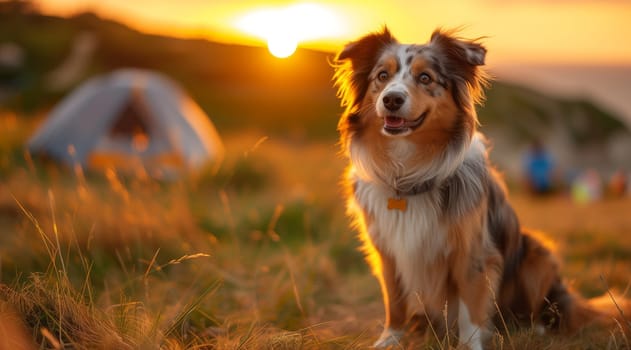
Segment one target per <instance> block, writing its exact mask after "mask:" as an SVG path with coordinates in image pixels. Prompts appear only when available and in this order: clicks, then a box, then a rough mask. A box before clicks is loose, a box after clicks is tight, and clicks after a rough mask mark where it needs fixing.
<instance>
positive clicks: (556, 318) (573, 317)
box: [542, 283, 631, 334]
mask: <svg viewBox="0 0 631 350" xmlns="http://www.w3.org/2000/svg"><path fill="white" fill-rule="evenodd" d="M546 304H547V305H546V307H545V309H544V311H543V313H542V320H543V323H544V325H548V326H553V328H557V329H558V330H559V331H561V332H563V333H569V334H572V333H575V332H577V331H579V330H581V329H584V328H586V327H590V326H592V325H594V326H605V327H608V328H617V329H619V330H620V331H622V332H624V333H625V334H631V300H629V299H627V298H625V297H624V296H622V295H619V294H614V293H611V292H609V291H608V292H607V293H605V294H604V295H602V296H600V297H597V298H592V299H585V298H583V297H582V296H580V295H579V294H578V293H576V292H574V291H571V290H568V288H567V287H566V286H565V285H564V284H563V283H558V284H555V286H553V288H552V289H551V290H550V293H549V294H548V296H547V298H546Z"/></svg>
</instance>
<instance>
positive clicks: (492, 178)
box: [334, 28, 620, 349]
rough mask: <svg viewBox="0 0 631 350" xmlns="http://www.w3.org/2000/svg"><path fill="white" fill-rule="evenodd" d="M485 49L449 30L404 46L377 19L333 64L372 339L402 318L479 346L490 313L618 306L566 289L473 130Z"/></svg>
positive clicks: (512, 317) (392, 339)
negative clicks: (372, 293)
mask: <svg viewBox="0 0 631 350" xmlns="http://www.w3.org/2000/svg"><path fill="white" fill-rule="evenodd" d="M485 55H486V49H485V48H484V46H482V45H481V43H480V42H479V40H464V39H461V38H459V37H457V36H455V34H454V32H447V31H443V30H437V31H435V32H434V33H433V34H432V36H431V38H430V40H429V42H428V43H426V44H422V45H406V44H401V43H399V42H398V41H397V40H396V39H395V38H394V37H393V36H392V35H391V34H390V32H389V31H388V29H387V28H384V29H383V31H381V32H378V33H373V34H369V35H367V36H364V37H362V38H360V39H359V40H357V41H354V42H351V43H349V44H348V45H346V46H345V47H344V49H343V50H342V51H341V52H340V53H339V54H338V55H337V57H336V60H335V62H334V65H335V69H336V72H335V78H334V79H335V83H336V86H337V87H338V94H339V97H340V98H341V100H342V105H343V106H345V108H346V109H345V112H344V113H343V114H342V116H341V118H340V121H339V126H338V127H339V131H340V134H341V143H342V147H343V149H344V152H345V154H346V155H347V156H348V158H349V160H350V166H349V167H348V170H347V172H346V176H345V180H344V182H345V187H346V190H347V199H348V204H347V207H348V211H349V213H350V215H351V216H352V217H353V218H354V220H355V223H356V225H357V228H358V230H359V231H360V233H361V234H360V236H361V239H362V241H363V243H364V248H365V251H366V255H367V260H368V262H369V263H370V265H371V267H372V270H373V272H374V273H375V275H376V276H377V278H378V280H379V283H380V285H381V290H382V294H383V300H384V304H385V324H384V330H383V333H382V334H381V336H380V337H379V339H378V340H377V341H376V343H375V347H388V346H391V345H395V344H399V342H400V340H401V339H402V337H403V335H404V334H405V332H406V330H407V329H409V327H408V326H409V324H410V323H411V322H410V320H413V319H415V320H421V321H422V320H426V321H427V322H426V326H427V325H430V326H432V327H433V328H432V329H442V332H443V333H442V334H444V335H449V334H450V332H454V333H455V332H456V331H457V338H458V339H459V342H460V343H461V344H463V346H468V347H469V348H470V349H482V348H483V344H484V339H485V335H487V334H488V333H490V332H489V326H490V325H491V324H492V323H493V321H494V320H498V319H499V318H500V317H501V320H502V321H504V322H502V323H501V324H509V323H512V322H514V323H515V324H521V325H526V326H532V327H536V328H537V329H538V330H540V331H545V330H546V329H553V330H557V331H568V332H572V331H574V330H577V329H579V328H580V327H583V326H585V325H586V324H588V323H591V322H593V321H598V320H601V321H603V322H605V321H606V320H608V319H611V318H612V317H615V316H616V315H615V309H613V308H612V310H611V311H610V312H606V311H603V310H602V309H600V308H598V307H596V306H595V305H594V304H593V303H590V302H588V301H586V300H584V299H582V298H581V297H579V296H578V295H576V294H574V293H572V292H571V291H570V290H569V288H568V287H567V286H566V285H565V284H564V282H563V281H562V279H561V278H560V276H559V264H558V262H557V258H556V257H555V255H554V254H553V252H552V249H551V248H550V247H549V246H548V245H547V244H546V243H545V240H542V239H541V238H538V235H536V234H535V233H533V232H528V231H525V230H524V229H522V228H521V227H520V225H519V222H518V219H517V216H516V215H515V212H514V210H513V209H512V207H511V206H510V204H509V203H508V202H507V196H506V193H505V189H504V185H503V182H502V180H501V178H500V177H499V176H498V174H497V173H496V171H495V170H494V168H493V167H492V166H491V165H490V164H489V159H488V156H487V145H486V141H485V139H484V137H483V136H482V135H481V134H480V133H478V132H477V131H476V128H477V125H478V120H477V116H476V110H475V106H476V104H477V103H479V102H480V101H481V100H482V98H483V90H482V89H483V87H485V85H486V84H487V79H486V75H485V73H484V71H483V70H482V69H481V67H480V66H482V65H484V60H485ZM619 316H620V315H619ZM496 324H497V323H496Z"/></svg>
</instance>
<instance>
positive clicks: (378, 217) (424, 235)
mask: <svg viewBox="0 0 631 350" xmlns="http://www.w3.org/2000/svg"><path fill="white" fill-rule="evenodd" d="M393 196H394V191H393V190H392V189H389V188H387V187H385V186H383V185H381V184H376V183H370V182H365V181H362V180H357V182H356V188H355V200H356V203H357V205H359V207H360V208H361V209H362V211H363V213H364V215H369V216H370V217H371V219H369V220H367V222H366V224H367V225H368V226H367V227H366V229H367V232H368V234H369V235H370V239H371V241H372V242H373V244H374V245H375V246H376V247H377V249H378V250H380V251H382V252H383V253H385V254H388V255H389V256H391V257H392V258H393V259H394V261H395V264H396V269H397V275H398V276H399V278H400V279H401V283H402V284H403V287H404V290H405V291H406V294H407V295H408V297H409V298H411V299H412V300H410V301H411V303H410V306H411V308H412V309H414V305H420V303H419V301H423V304H427V303H429V304H435V303H436V302H437V303H442V302H443V301H442V300H436V298H437V297H439V296H440V295H442V294H443V293H442V292H443V288H446V283H447V280H446V279H447V274H446V273H445V272H444V269H442V268H435V267H436V266H441V265H442V266H444V264H445V259H446V257H447V256H448V255H449V252H450V249H451V247H449V244H448V239H447V234H448V233H447V231H446V225H441V223H440V208H439V207H438V205H439V203H440V200H439V198H438V197H439V193H438V192H437V191H431V192H427V193H423V194H418V195H414V196H408V197H406V200H407V209H406V210H405V211H401V210H396V209H388V208H387V204H388V199H389V198H392V197H393ZM417 309H418V308H417Z"/></svg>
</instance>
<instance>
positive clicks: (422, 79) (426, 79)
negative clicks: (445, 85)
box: [416, 73, 432, 85]
mask: <svg viewBox="0 0 631 350" xmlns="http://www.w3.org/2000/svg"><path fill="white" fill-rule="evenodd" d="M416 81H418V82H419V83H421V84H425V85H427V84H430V83H431V82H432V77H431V76H430V75H429V74H427V73H421V74H419V75H418V77H416Z"/></svg>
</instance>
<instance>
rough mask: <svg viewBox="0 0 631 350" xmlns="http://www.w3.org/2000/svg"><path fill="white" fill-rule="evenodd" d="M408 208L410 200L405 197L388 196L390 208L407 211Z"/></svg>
mask: <svg viewBox="0 0 631 350" xmlns="http://www.w3.org/2000/svg"><path fill="white" fill-rule="evenodd" d="M407 208H408V200H407V199H405V198H388V209H390V210H393V209H396V210H401V211H405V210H406V209H407Z"/></svg>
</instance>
